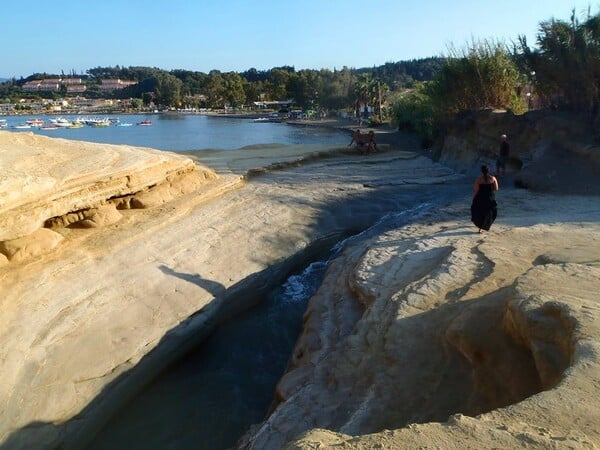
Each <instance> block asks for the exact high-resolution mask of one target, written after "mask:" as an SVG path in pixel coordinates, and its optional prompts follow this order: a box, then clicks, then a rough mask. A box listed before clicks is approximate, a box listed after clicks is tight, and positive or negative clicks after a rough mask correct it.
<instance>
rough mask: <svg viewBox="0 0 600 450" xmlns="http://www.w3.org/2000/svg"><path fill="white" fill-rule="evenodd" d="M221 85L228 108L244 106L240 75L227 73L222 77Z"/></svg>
mask: <svg viewBox="0 0 600 450" xmlns="http://www.w3.org/2000/svg"><path fill="white" fill-rule="evenodd" d="M223 83H224V85H223V89H224V97H225V101H226V102H227V103H228V104H229V106H233V107H239V106H243V105H245V104H246V92H245V90H244V79H243V78H242V77H241V76H240V75H238V74H237V73H235V72H228V73H226V74H224V75H223Z"/></svg>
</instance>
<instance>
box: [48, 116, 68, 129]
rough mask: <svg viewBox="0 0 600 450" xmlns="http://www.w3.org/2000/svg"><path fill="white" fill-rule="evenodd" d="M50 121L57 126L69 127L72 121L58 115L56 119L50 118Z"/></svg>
mask: <svg viewBox="0 0 600 450" xmlns="http://www.w3.org/2000/svg"><path fill="white" fill-rule="evenodd" d="M50 122H51V123H52V124H54V125H56V126H57V127H64V128H66V127H70V126H71V125H73V122H71V121H70V120H67V119H65V118H63V117H59V118H57V119H50Z"/></svg>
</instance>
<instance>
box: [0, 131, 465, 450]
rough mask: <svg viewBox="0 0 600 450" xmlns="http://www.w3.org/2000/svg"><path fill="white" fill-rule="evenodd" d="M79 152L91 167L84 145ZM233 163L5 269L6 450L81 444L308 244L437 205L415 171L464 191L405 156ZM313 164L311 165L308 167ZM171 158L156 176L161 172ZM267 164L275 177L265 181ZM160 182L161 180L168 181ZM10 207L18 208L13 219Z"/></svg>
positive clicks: (277, 156) (1, 431)
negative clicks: (194, 185)
mask: <svg viewBox="0 0 600 450" xmlns="http://www.w3.org/2000/svg"><path fill="white" fill-rule="evenodd" d="M23 139H31V140H32V143H31V145H32V146H34V147H35V146H36V145H37V146H40V147H44V148H46V146H48V145H50V144H52V143H55V145H54V146H53V147H52V149H53V153H55V156H54V157H55V158H56V159H57V160H60V158H63V157H62V156H60V155H59V152H60V151H61V148H62V145H63V144H65V142H64V141H61V140H56V141H55V140H46V139H44V138H40V137H35V136H25V137H23ZM77 145H79V144H77ZM81 145H82V147H81V148H80V153H79V156H80V157H81V158H83V161H82V164H84V165H85V155H88V153H87V152H85V150H84V149H87V148H88V147H87V146H86V145H87V144H86V145H83V144H81ZM407 145H412V144H410V143H409V144H407ZM93 148H94V149H95V151H100V150H102V148H103V147H102V146H98V147H96V146H93ZM13 151H14V150H13ZM39 151H40V152H41V150H39ZM68 151H73V152H74V153H75V155H77V154H78V153H77V152H75V150H73V149H68ZM104 151H106V152H108V153H109V154H112V153H113V152H114V153H115V155H114V158H115V160H118V159H119V158H123V159H124V160H126V161H133V160H137V159H138V158H141V159H142V160H143V159H144V158H149V159H150V160H151V161H156V162H157V164H163V162H162V161H163V158H166V159H167V160H168V161H167V162H169V161H171V158H173V159H174V160H175V161H177V164H184V165H186V164H188V163H187V159H186V158H182V157H177V156H172V155H169V154H166V153H165V154H164V156H163V154H162V153H159V154H158V155H154V152H152V151H147V150H139V151H138V150H135V149H131V148H128V147H125V148H124V149H123V155H122V156H119V151H120V148H119V147H115V146H106V148H105V149H104ZM146 152H147V153H148V154H146ZM138 153H139V155H138ZM226 153H227V152H226ZM327 153H331V156H335V157H324V156H325V155H326V154H327ZM5 154H6V153H3V156H4V155H5ZM265 154H267V155H269V156H268V157H265ZM136 155H138V156H136ZM227 155H228V157H227V158H226V159H224V160H222V161H226V162H223V163H222V164H221V163H219V164H217V163H215V166H218V167H219V171H220V174H219V178H218V179H217V180H215V181H211V182H209V183H205V184H204V185H200V186H199V188H198V189H196V190H195V191H193V192H190V193H187V194H183V195H181V196H180V197H178V198H174V199H172V200H171V201H169V202H165V203H162V202H160V203H159V204H156V203H154V204H155V205H156V206H154V207H152V208H145V209H138V210H132V209H122V210H119V211H118V212H119V214H121V215H122V217H121V219H120V220H118V221H117V222H112V223H111V222H110V221H109V224H108V225H106V226H104V227H95V228H85V226H76V227H73V226H68V227H65V228H60V227H59V228H52V230H56V231H51V230H49V229H46V228H42V229H41V231H42V232H43V233H44V234H46V232H51V233H57V234H60V235H61V236H62V237H63V240H62V241H61V242H60V245H58V246H57V247H55V248H54V249H53V250H52V251H49V252H47V253H45V254H40V255H38V257H36V258H29V259H24V260H22V261H16V260H15V259H13V260H11V261H10V262H8V263H6V264H4V265H3V266H2V267H0V283H1V286H2V296H1V298H0V323H1V324H2V327H1V328H0V342H2V346H1V347H0V348H1V350H0V358H1V359H2V361H3V364H2V367H1V368H0V371H1V376H2V378H3V383H2V385H1V386H0V404H1V407H2V418H1V420H0V435H1V439H2V441H3V442H4V446H5V448H55V447H56V446H60V445H63V446H67V447H69V448H82V447H84V446H85V445H86V444H87V443H88V442H89V440H90V439H92V438H93V436H94V433H95V432H96V431H97V430H98V429H99V427H101V426H102V424H103V423H104V421H106V420H107V419H108V417H110V415H111V414H112V413H114V412H115V411H116V410H117V409H118V408H119V407H120V406H121V405H122V404H123V403H125V402H126V401H128V399H130V398H131V396H132V395H134V394H135V392H137V391H138V390H139V389H141V388H142V387H143V386H144V384H145V383H147V382H148V380H149V379H151V378H152V377H154V376H156V375H157V374H158V373H159V372H160V371H161V370H163V369H164V368H165V367H166V366H167V365H168V364H169V363H171V362H173V361H175V360H176V359H177V358H178V357H180V356H181V355H182V354H183V353H185V352H186V351H188V350H189V349H191V348H193V347H194V346H195V345H197V343H198V342H199V341H201V340H202V338H203V336H205V335H206V334H207V333H208V332H210V330H211V329H212V328H213V327H214V326H215V324H216V323H217V322H218V320H220V318H221V317H222V316H224V315H229V314H232V313H233V312H235V311H236V310H240V309H242V308H245V307H247V306H248V305H250V304H252V302H255V301H256V300H257V297H259V296H260V295H261V293H262V292H264V290H265V289H267V288H268V287H269V286H273V285H274V284H277V283H279V282H280V281H281V280H282V279H283V278H284V277H285V275H286V274H287V273H289V271H290V270H291V269H292V268H293V267H294V264H297V262H296V259H297V258H298V257H300V258H301V257H302V254H303V252H305V251H307V250H309V248H310V246H311V245H312V244H314V243H316V242H319V241H320V240H323V241H327V242H331V240H332V239H334V238H335V236H338V235H340V234H343V233H347V232H350V231H356V230H361V229H363V228H365V227H366V226H368V225H369V224H371V223H372V222H373V221H375V220H377V219H378V218H379V217H381V216H382V215H384V214H386V212H389V211H397V210H401V209H403V208H405V207H407V206H408V205H412V204H414V201H415V200H414V198H415V195H416V196H417V198H420V199H422V200H423V201H429V200H431V199H432V197H435V193H433V192H429V193H428V192H425V191H421V189H420V188H419V189H417V188H416V187H415V186H416V184H415V183H419V182H421V179H422V176H423V175H427V176H428V177H429V179H430V181H435V183H444V182H447V181H449V180H456V179H457V177H456V175H455V173H454V172H453V171H451V170H449V169H446V168H444V167H443V166H440V165H437V164H433V163H431V161H429V160H427V159H426V158H423V157H420V156H419V155H417V154H415V153H410V152H401V151H394V152H383V153H381V154H379V155H373V156H372V157H370V158H369V159H365V158H364V157H363V156H360V155H358V154H356V153H355V152H349V151H348V150H347V149H329V150H327V149H324V148H301V149H298V148H279V149H275V148H272V149H270V150H269V151H267V152H265V149H261V148H258V149H244V150H242V151H239V152H231V153H227ZM42 157H45V153H44V154H42ZM195 157H197V155H196V156H195ZM155 158H156V159H155ZM207 158H209V159H211V158H214V155H211V154H209V155H208V156H207ZM32 161H34V160H32ZM94 161H95V162H94V165H96V166H98V172H99V173H97V174H96V176H95V177H94V176H93V174H92V173H91V172H92V171H91V169H90V171H89V175H88V176H89V178H90V180H104V179H105V178H109V179H110V178H111V177H112V175H111V173H112V172H111V171H110V170H108V169H106V170H105V171H104V169H103V167H104V166H100V165H99V161H98V160H94ZM303 161H305V162H304V163H303ZM306 161H311V163H310V164H309V165H307V166H306V167H304V168H303V167H301V165H302V164H305V163H306ZM167 162H165V163H164V165H163V168H164V167H165V165H166V167H170V166H169V165H168V164H167ZM280 162H283V164H280ZM275 163H277V164H276V167H277V168H278V171H276V172H274V173H269V169H268V168H269V167H271V169H272V168H273V164H275ZM132 164H133V162H132ZM169 164H170V163H169ZM177 164H175V165H176V166H177V167H179V166H178V165H177ZM76 166H77V165H76ZM91 166H92V165H90V166H89V167H91ZM134 166H135V165H134ZM374 166H377V167H379V170H377V171H374V170H373V167H374ZM135 167H138V166H135ZM261 168H262V169H261ZM265 168H267V169H265ZM113 169H115V168H114V167H113ZM256 169H261V170H259V171H258V172H260V173H262V174H263V175H262V176H260V177H254V178H252V181H251V182H250V183H244V182H243V180H242V177H243V176H246V175H248V172H252V173H254V172H256ZM36 170H37V169H36ZM132 170H133V169H132ZM198 170H200V168H199V169H198ZM115 172H119V173H121V172H120V171H117V170H116V169H115ZM123 173H124V174H125V173H126V172H125V171H123ZM169 174H170V172H169V171H168V170H164V171H163V179H166V178H168V177H169V176H170V175H169ZM158 178H159V180H157V181H156V183H157V186H161V183H160V177H158ZM67 184H68V183H67ZM78 186H79V185H78ZM236 188H237V189H236ZM47 189H48V190H47V191H45V192H47V193H48V194H47V196H48V197H52V198H54V197H53V194H52V193H54V191H51V190H50V188H47ZM442 189H447V188H444V187H443V186H440V187H439V191H442ZM456 189H462V187H460V186H459V187H457V188H456ZM456 189H455V190H456ZM79 191H80V192H84V193H85V192H87V190H85V189H79ZM142 192H146V191H145V190H143V191H142ZM122 193H123V194H126V195H125V197H127V196H128V193H126V192H125V191H123V192H122ZM29 201H30V202H32V201H34V200H32V199H31V197H29ZM37 201H39V202H41V200H39V199H38V200H37ZM18 204H19V202H18V201H17V200H16V199H14V200H13V208H17V207H18ZM20 204H25V202H21V203H20ZM90 206H91V203H90ZM48 207H51V205H50V206H48ZM69 209H70V208H64V209H63V210H62V211H61V213H60V214H62V216H59V213H56V214H55V216H56V217H55V220H53V221H50V222H51V225H52V226H57V227H58V226H59V225H60V224H61V223H62V224H63V225H64V224H65V223H78V221H75V222H71V221H70V219H69V217H68V216H69V214H75V213H74V212H67V211H68V210H69ZM98 209H99V211H98V213H97V216H100V215H101V207H99V208H98ZM63 212H65V213H66V214H63ZM7 215H8V216H10V215H9V214H8V213H7ZM44 216H45V215H44ZM60 217H62V218H63V219H60ZM77 217H79V215H77ZM94 217H96V216H94V215H93V214H90V215H88V216H85V217H83V218H82V220H84V221H86V220H89V221H93V220H94ZM46 222H48V217H44V223H46ZM36 223H38V225H39V222H36ZM80 225H81V224H80ZM5 228H6V229H8V228H9V227H5ZM35 233H37V231H36V232H35ZM17 239H21V238H17ZM6 242H13V241H12V240H11V241H5V243H6ZM13 243H14V242H13ZM7 245H8V244H7ZM294 257H296V259H295V258H294ZM241 293H243V294H244V295H241Z"/></svg>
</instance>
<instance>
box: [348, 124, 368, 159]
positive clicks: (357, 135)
mask: <svg viewBox="0 0 600 450" xmlns="http://www.w3.org/2000/svg"><path fill="white" fill-rule="evenodd" d="M352 144H356V148H358V149H359V150H360V151H361V153H363V152H364V150H363V148H364V146H365V139H364V137H363V135H362V133H361V132H360V130H358V129H357V130H356V131H355V132H354V133H352V140H351V141H350V143H349V144H348V147H351V146H352Z"/></svg>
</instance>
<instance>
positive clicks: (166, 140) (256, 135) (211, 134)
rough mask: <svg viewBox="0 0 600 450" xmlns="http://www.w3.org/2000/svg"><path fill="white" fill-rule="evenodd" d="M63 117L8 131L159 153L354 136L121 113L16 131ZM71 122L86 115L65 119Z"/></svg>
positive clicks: (11, 119)
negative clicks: (105, 120)
mask: <svg viewBox="0 0 600 450" xmlns="http://www.w3.org/2000/svg"><path fill="white" fill-rule="evenodd" d="M56 117H58V116H54V115H53V116H44V115H41V116H40V115H30V116H27V115H22V116H4V117H3V118H4V119H6V121H7V124H8V126H7V127H6V128H3V129H5V130H9V131H11V132H15V133H16V132H27V131H30V132H33V133H35V134H40V135H44V136H50V137H58V138H64V139H73V140H81V141H89V142H98V143H105V144H125V145H133V146H140V147H150V148H155V149H159V150H169V151H189V150H205V149H216V150H234V149H239V148H243V147H246V146H249V145H261V144H283V145H297V144H322V145H332V146H335V145H341V144H343V145H345V144H347V142H348V135H347V134H346V133H344V132H342V131H340V130H335V129H331V128H324V127H323V128H321V127H314V126H311V127H299V126H292V125H288V124H286V123H275V122H254V121H253V120H252V119H239V118H227V117H215V116H208V115H199V114H177V113H175V114H170V113H166V114H121V115H118V114H117V115H110V116H102V117H109V118H111V119H118V120H119V124H118V125H123V124H124V123H129V124H132V125H131V126H118V125H111V126H109V127H90V126H85V127H83V128H78V129H71V128H58V129H54V130H42V129H40V128H39V127H32V128H30V129H15V128H12V127H14V126H16V125H21V124H24V123H26V121H27V120H31V119H41V120H44V123H45V124H46V125H49V124H50V119H51V118H56ZM60 117H64V118H66V119H68V120H71V121H72V120H75V119H76V118H78V117H90V116H83V115H64V116H60ZM144 120H149V121H151V122H152V125H151V126H140V125H137V124H138V123H140V122H142V121H144Z"/></svg>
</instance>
